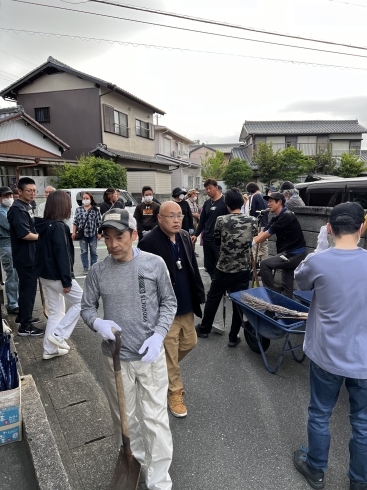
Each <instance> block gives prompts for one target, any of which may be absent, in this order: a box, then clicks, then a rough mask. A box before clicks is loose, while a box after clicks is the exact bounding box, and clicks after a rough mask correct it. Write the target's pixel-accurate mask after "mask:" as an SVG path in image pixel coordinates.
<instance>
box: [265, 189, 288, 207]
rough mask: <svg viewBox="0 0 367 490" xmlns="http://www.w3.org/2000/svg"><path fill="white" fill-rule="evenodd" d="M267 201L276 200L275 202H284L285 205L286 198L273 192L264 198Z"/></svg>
mask: <svg viewBox="0 0 367 490" xmlns="http://www.w3.org/2000/svg"><path fill="white" fill-rule="evenodd" d="M264 199H265V201H269V199H274V200H275V201H282V203H283V204H284V203H285V197H284V196H283V194H281V193H280V192H271V193H270V194H269V195H267V196H264Z"/></svg>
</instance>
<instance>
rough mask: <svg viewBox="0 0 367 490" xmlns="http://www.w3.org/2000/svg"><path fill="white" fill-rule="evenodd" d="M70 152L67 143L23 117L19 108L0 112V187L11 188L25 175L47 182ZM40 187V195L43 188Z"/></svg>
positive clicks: (23, 114)
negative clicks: (54, 169) (48, 177)
mask: <svg viewBox="0 0 367 490" xmlns="http://www.w3.org/2000/svg"><path fill="white" fill-rule="evenodd" d="M69 149H70V147H69V145H68V144H67V143H65V142H64V141H62V140H61V139H60V138H59V137H58V136H56V135H55V134H53V133H52V132H51V131H49V130H48V129H47V128H45V127H44V126H42V125H41V124H40V123H38V122H37V121H36V120H35V119H33V118H32V117H31V116H29V115H28V114H26V112H25V111H24V108H23V107H22V106H13V107H6V108H4V109H0V182H1V185H7V186H13V185H15V184H16V182H17V180H18V179H19V177H21V176H24V175H27V176H28V177H35V178H40V179H38V180H39V181H40V182H43V181H46V180H47V179H46V177H47V176H49V175H52V168H53V167H55V166H57V165H59V164H60V163H63V162H64V159H63V158H62V156H63V154H64V153H65V152H66V151H68V150H69ZM41 178H45V179H41ZM39 187H40V189H39V190H41V191H42V187H43V185H40V186H39Z"/></svg>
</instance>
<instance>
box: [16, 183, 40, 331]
mask: <svg viewBox="0 0 367 490" xmlns="http://www.w3.org/2000/svg"><path fill="white" fill-rule="evenodd" d="M18 189H19V199H17V200H16V201H14V204H13V205H12V206H11V207H10V209H9V211H8V221H9V224H10V239H11V248H12V251H13V264H14V267H15V269H16V270H17V273H18V278H19V301H18V303H19V316H18V322H19V323H20V327H19V330H18V335H20V336H23V337H26V336H29V335H30V336H32V337H39V336H41V335H43V334H44V331H43V330H40V329H39V328H36V327H35V326H34V324H35V323H39V322H40V319H39V318H32V312H33V307H34V300H35V299H36V292H37V273H36V269H35V260H36V243H37V240H38V234H37V232H36V229H35V227H34V214H33V209H32V207H31V205H30V203H31V201H33V200H34V198H35V196H36V192H37V191H36V185H35V182H34V180H33V179H31V178H29V177H22V178H21V179H19V182H18ZM16 322H17V319H16ZM18 322H17V323H18Z"/></svg>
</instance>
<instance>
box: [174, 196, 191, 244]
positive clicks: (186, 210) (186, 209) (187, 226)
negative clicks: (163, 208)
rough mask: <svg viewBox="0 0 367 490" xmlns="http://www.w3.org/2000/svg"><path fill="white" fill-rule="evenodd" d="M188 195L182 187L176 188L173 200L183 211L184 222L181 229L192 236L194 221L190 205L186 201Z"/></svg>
mask: <svg viewBox="0 0 367 490" xmlns="http://www.w3.org/2000/svg"><path fill="white" fill-rule="evenodd" d="M186 194H187V191H186V190H184V189H181V188H180V187H175V189H173V191H172V197H173V200H174V201H175V202H177V204H178V205H179V206H180V208H181V210H182V216H183V220H182V225H181V228H182V229H183V230H186V231H187V232H188V233H190V235H192V234H193V233H194V220H193V218H192V212H191V208H190V205H189V203H188V202H187V201H185V200H184V198H185V195H186Z"/></svg>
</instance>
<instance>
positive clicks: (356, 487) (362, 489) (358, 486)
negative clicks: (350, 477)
mask: <svg viewBox="0 0 367 490" xmlns="http://www.w3.org/2000/svg"><path fill="white" fill-rule="evenodd" d="M349 490H367V483H366V482H360V481H351V482H350V487H349Z"/></svg>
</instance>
